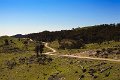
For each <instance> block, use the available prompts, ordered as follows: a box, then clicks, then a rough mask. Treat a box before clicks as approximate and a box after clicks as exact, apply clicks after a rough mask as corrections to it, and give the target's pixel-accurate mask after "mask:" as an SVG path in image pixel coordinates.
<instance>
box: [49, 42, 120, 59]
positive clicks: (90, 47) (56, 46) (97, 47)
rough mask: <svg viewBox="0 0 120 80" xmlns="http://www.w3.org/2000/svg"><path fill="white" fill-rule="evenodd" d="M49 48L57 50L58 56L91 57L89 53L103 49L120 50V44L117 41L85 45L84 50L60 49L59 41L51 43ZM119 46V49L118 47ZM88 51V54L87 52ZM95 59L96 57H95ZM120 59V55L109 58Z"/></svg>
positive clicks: (109, 56) (112, 55) (110, 55)
mask: <svg viewBox="0 0 120 80" xmlns="http://www.w3.org/2000/svg"><path fill="white" fill-rule="evenodd" d="M49 46H51V47H52V48H54V49H56V50H57V52H56V54H69V55H70V54H75V55H80V56H89V55H90V54H87V53H92V52H93V53H94V52H95V51H97V50H102V49H108V48H111V49H114V48H120V42H115V41H109V42H103V43H102V44H100V45H99V44H97V43H94V44H85V47H84V48H82V49H65V50H63V49H59V44H58V41H54V42H51V43H49ZM118 46H119V47H118ZM86 51H87V52H86ZM93 57H96V56H94V55H93ZM116 57H117V58H118V59H120V54H117V55H116V54H109V55H108V58H116Z"/></svg>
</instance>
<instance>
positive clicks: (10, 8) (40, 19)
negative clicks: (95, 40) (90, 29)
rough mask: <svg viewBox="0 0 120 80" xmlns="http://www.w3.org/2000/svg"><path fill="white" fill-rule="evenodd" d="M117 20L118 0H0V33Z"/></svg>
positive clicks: (69, 26) (53, 29) (39, 30)
mask: <svg viewBox="0 0 120 80" xmlns="http://www.w3.org/2000/svg"><path fill="white" fill-rule="evenodd" d="M110 23H120V0H0V36H2V35H14V34H28V33H37V32H41V31H45V30H48V31H56V30H57V31H58V30H66V29H72V28H76V27H83V26H90V25H98V24H110Z"/></svg>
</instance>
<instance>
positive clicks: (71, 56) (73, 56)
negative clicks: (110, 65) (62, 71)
mask: <svg viewBox="0 0 120 80" xmlns="http://www.w3.org/2000/svg"><path fill="white" fill-rule="evenodd" d="M45 47H46V48H48V49H50V50H52V52H47V53H44V54H46V55H56V56H59V57H69V58H81V59H91V60H102V61H113V62H120V60H115V59H107V58H93V57H82V56H75V55H57V54H54V53H55V52H57V51H56V50H55V49H53V48H51V47H49V46H48V43H45Z"/></svg>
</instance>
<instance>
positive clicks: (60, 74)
mask: <svg viewBox="0 0 120 80" xmlns="http://www.w3.org/2000/svg"><path fill="white" fill-rule="evenodd" d="M109 31H111V32H112V33H110V32H109ZM68 34H69V35H68ZM119 35H120V24H110V25H109V24H103V25H98V26H91V27H83V28H75V29H72V30H62V31H54V32H49V31H44V32H41V33H33V34H27V35H20V34H18V35H14V36H1V37H0V79H1V80H101V79H102V80H119V79H120V74H119V73H120V36H119Z"/></svg>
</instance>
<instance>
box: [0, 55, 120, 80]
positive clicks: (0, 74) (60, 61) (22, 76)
mask: <svg viewBox="0 0 120 80" xmlns="http://www.w3.org/2000/svg"><path fill="white" fill-rule="evenodd" d="M31 55H32V54H28V53H26V54H0V65H1V66H0V80H48V78H49V77H50V76H51V75H56V74H57V73H58V75H56V76H57V77H58V78H64V80H78V79H79V78H80V77H81V76H82V75H84V78H82V80H119V79H120V74H119V73H120V63H118V62H107V61H97V60H86V59H75V58H63V57H55V56H54V57H53V56H51V57H52V58H53V61H52V62H50V63H48V64H46V65H42V64H37V63H32V64H28V65H27V64H19V65H16V66H15V67H14V68H13V69H8V68H6V65H5V64H4V63H5V62H6V60H11V59H13V58H14V59H15V61H16V62H18V61H17V60H18V58H20V57H30V56H31ZM102 62H104V63H106V64H104V65H101V66H95V65H98V64H100V63H102ZM81 66H82V67H84V68H85V69H86V72H85V73H83V72H82V68H81ZM109 66H113V67H112V69H110V70H107V71H104V72H103V73H100V71H98V69H99V68H103V69H104V68H107V67H109ZM90 69H95V70H96V72H95V73H94V75H96V76H98V78H96V79H93V77H92V76H91V75H90V74H89V73H88V72H89V70H90ZM109 72H110V75H109V76H108V77H105V75H106V74H107V73H109ZM53 80H54V79H53Z"/></svg>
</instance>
